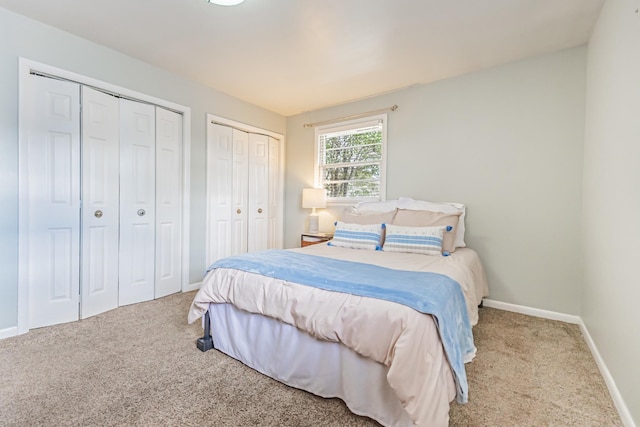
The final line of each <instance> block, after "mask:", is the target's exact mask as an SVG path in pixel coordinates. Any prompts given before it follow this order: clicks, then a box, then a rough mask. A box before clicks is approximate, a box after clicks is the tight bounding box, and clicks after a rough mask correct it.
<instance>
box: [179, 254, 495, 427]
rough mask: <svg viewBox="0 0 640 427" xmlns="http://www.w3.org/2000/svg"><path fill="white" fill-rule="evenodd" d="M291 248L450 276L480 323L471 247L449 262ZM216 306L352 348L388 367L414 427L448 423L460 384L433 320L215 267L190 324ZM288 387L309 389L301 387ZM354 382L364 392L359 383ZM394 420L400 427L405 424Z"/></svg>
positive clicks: (478, 278)
mask: <svg viewBox="0 0 640 427" xmlns="http://www.w3.org/2000/svg"><path fill="white" fill-rule="evenodd" d="M292 251H304V253H307V254H313V255H317V256H324V257H330V258H337V259H341V260H348V261H354V262H361V263H370V264H374V265H379V266H382V267H386V268H391V269H398V270H411V271H426V272H435V273H439V274H444V275H447V276H449V277H451V278H452V279H454V280H455V281H456V282H458V283H459V284H460V287H461V289H462V292H463V294H464V298H465V303H466V306H467V311H468V315H469V319H470V321H471V323H472V324H475V323H477V319H478V314H477V306H478V304H479V303H480V302H481V299H482V297H483V296H484V295H486V294H487V291H488V287H487V283H486V279H485V274H484V270H483V269H482V265H481V263H480V260H479V259H478V256H477V254H476V253H475V252H474V251H473V250H471V249H467V248H461V249H458V250H457V251H456V252H455V253H454V254H452V255H451V256H448V257H439V256H425V255H416V254H407V253H386V252H381V251H364V250H354V249H346V248H338V247H334V246H325V245H314V246H308V247H305V248H302V249H295V250H292ZM346 274H348V272H347V273H346ZM211 303H213V304H233V305H234V306H235V308H237V309H239V310H241V311H243V312H247V313H253V314H256V315H259V316H266V317H268V318H270V319H272V320H275V321H276V322H281V323H284V324H286V325H288V326H291V327H294V328H295V329H298V330H300V331H303V332H304V333H306V334H308V335H309V336H310V337H312V338H313V339H314V340H317V341H320V342H329V343H334V344H338V345H340V346H345V347H347V348H348V349H349V350H350V352H353V353H355V354H357V355H359V356H360V357H362V358H365V359H367V360H371V361H373V362H375V363H377V364H380V365H382V366H383V367H384V368H385V376H386V382H387V385H388V386H389V388H390V389H391V390H392V391H393V393H394V394H395V396H396V398H397V400H398V401H399V402H400V405H401V407H402V408H403V409H404V411H405V412H406V413H407V414H408V415H409V418H410V419H411V420H412V421H413V422H414V423H415V424H417V425H446V424H447V422H448V410H449V402H450V401H451V400H452V399H453V396H455V384H453V379H452V374H451V369H450V366H449V364H448V362H447V359H446V356H445V354H444V351H443V348H442V343H441V341H440V338H439V335H438V329H437V327H436V325H435V323H434V321H433V318H432V317H431V316H429V315H424V314H421V313H418V312H416V311H415V310H413V309H411V308H408V307H406V306H403V305H399V304H396V303H392V302H388V301H382V300H377V299H372V298H367V297H358V296H354V295H350V294H342V293H338V292H328V291H325V290H321V289H316V288H310V287H308V286H303V285H300V284H297V283H291V282H283V281H280V280H278V279H274V278H270V277H264V276H261V275H258V274H254V273H250V272H245V271H237V270H228V269H216V270H214V272H212V273H209V274H207V275H206V277H205V280H204V281H203V286H202V288H201V290H200V291H199V292H198V294H197V295H196V297H195V298H194V302H193V304H192V307H191V310H190V313H189V321H190V322H193V321H195V320H196V319H197V318H198V317H199V316H201V315H202V314H203V313H204V312H205V311H206V310H207V309H208V308H209V304H211ZM212 325H213V330H214V331H215V330H216V323H215V322H214V321H213V320H212ZM222 340H223V341H224V338H222ZM214 341H215V340H214ZM222 346H224V344H222ZM253 351H254V352H256V349H254V350H253ZM274 351H275V350H274ZM225 352H227V351H225ZM232 353H233V352H231V351H229V352H228V353H227V354H230V355H232V356H233V357H236V358H239V359H240V360H243V358H245V359H248V360H250V359H251V356H250V355H247V354H246V353H244V355H242V356H241V355H239V354H232ZM298 353H299V352H298ZM243 361H244V362H245V363H247V361H246V360H243ZM466 361H468V360H466ZM247 364H249V365H250V366H252V367H254V368H256V369H258V370H259V371H261V372H263V370H261V369H260V368H259V367H256V366H257V364H256V363H254V362H251V361H250V363H247ZM254 365H255V366H254ZM288 366H290V364H288ZM263 373H266V374H267V375H270V376H272V377H274V378H276V379H279V380H281V381H283V382H285V383H286V381H285V380H283V378H282V375H279V374H278V370H277V369H276V370H273V371H272V370H270V371H266V370H264V372H263ZM285 376H286V375H285ZM291 385H294V386H296V387H300V388H304V389H307V388H305V387H304V385H296V384H291ZM351 385H352V386H354V387H360V388H362V385H361V384H351ZM310 391H312V392H313V390H310ZM316 393H319V392H316ZM337 397H342V396H340V395H337ZM343 399H344V400H345V401H346V402H347V405H348V406H350V407H351V406H353V405H350V402H349V401H348V400H349V398H343ZM352 410H354V409H352ZM354 412H356V410H354ZM362 412H363V413H364V411H362ZM356 413H357V412H356ZM365 415H368V416H371V415H370V414H365ZM372 418H374V419H377V420H378V421H380V422H383V424H385V425H395V421H394V422H387V421H384V420H381V419H379V417H376V416H372ZM391 418H392V419H396V418H397V417H394V416H392V417H391ZM396 421H397V422H398V423H400V424H399V425H401V423H402V420H401V419H396Z"/></svg>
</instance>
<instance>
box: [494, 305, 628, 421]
mask: <svg viewBox="0 0 640 427" xmlns="http://www.w3.org/2000/svg"><path fill="white" fill-rule="evenodd" d="M483 301H484V305H485V306H486V307H491V308H497V309H499V310H505V311H512V312H514V313H520V314H527V315H529V316H534V317H542V318H544V319H550V320H558V321H561V322H567V323H573V324H576V325H579V326H580V331H581V332H582V336H583V337H584V340H585V341H586V343H587V346H588V347H589V350H590V351H591V354H592V355H593V358H594V359H595V361H596V364H597V365H598V369H599V370H600V374H601V375H602V378H603V379H604V382H605V384H606V385H607V388H608V389H609V394H610V395H611V399H612V400H613V404H614V405H615V407H616V409H617V410H618V414H619V415H620V419H621V420H622V424H624V426H625V427H637V426H636V424H635V422H634V421H633V418H632V417H631V413H630V412H629V408H628V407H627V405H626V403H625V402H624V399H623V398H622V396H621V395H620V390H618V387H617V386H616V382H615V381H614V380H613V377H612V376H611V373H610V372H609V369H608V368H607V365H606V364H605V363H604V360H603V359H602V356H600V352H599V351H598V348H597V347H596V344H595V342H594V341H593V339H592V338H591V334H589V330H588V329H587V327H586V326H585V324H584V322H583V321H582V318H581V317H580V316H575V315H572V314H565V313H558V312H556V311H549V310H542V309H539V308H532V307H526V306H523V305H517V304H510V303H507V302H501V301H495V300H491V299H484V300H483Z"/></svg>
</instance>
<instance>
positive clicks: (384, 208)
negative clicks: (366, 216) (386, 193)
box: [354, 200, 398, 214]
mask: <svg viewBox="0 0 640 427" xmlns="http://www.w3.org/2000/svg"><path fill="white" fill-rule="evenodd" d="M397 207H398V201H397V200H383V201H381V202H360V203H358V204H356V205H355V206H354V209H355V211H356V213H358V214H362V213H373V212H376V213H377V212H391V211H393V210H395V209H396V208H397Z"/></svg>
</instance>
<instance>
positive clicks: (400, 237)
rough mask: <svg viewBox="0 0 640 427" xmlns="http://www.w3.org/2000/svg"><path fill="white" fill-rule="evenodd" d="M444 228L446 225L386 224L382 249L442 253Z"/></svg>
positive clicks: (426, 253) (387, 250)
mask: <svg viewBox="0 0 640 427" xmlns="http://www.w3.org/2000/svg"><path fill="white" fill-rule="evenodd" d="M446 229H447V226H446V225H437V226H435V227H405V226H402V225H393V224H387V229H386V232H387V236H386V237H385V239H384V246H383V247H382V250H383V251H385V252H410V253H415V254H425V255H442V237H443V236H444V232H445V230H446Z"/></svg>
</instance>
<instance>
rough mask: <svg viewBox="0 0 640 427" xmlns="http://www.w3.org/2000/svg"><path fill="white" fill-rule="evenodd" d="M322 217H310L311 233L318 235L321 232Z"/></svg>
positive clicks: (312, 215)
mask: <svg viewBox="0 0 640 427" xmlns="http://www.w3.org/2000/svg"><path fill="white" fill-rule="evenodd" d="M319 223H320V217H319V216H318V215H317V214H316V215H314V214H311V215H309V233H310V234H317V233H318V231H319Z"/></svg>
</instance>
